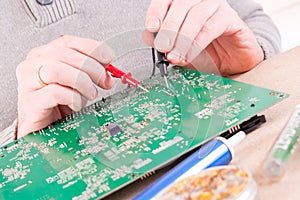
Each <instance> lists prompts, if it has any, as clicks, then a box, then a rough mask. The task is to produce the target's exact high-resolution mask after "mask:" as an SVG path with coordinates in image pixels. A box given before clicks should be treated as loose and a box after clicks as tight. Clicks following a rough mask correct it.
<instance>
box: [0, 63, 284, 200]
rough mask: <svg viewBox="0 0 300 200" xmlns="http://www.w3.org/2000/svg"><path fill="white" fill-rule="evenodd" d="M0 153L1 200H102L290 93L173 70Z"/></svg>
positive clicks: (187, 70) (36, 133) (128, 89)
mask: <svg viewBox="0 0 300 200" xmlns="http://www.w3.org/2000/svg"><path fill="white" fill-rule="evenodd" d="M169 81H170V85H171V87H170V88H166V87H165V86H164V84H163V80H162V78H161V77H160V76H159V75H158V76H155V77H152V78H151V79H147V80H145V81H143V82H142V85H143V86H144V87H145V88H147V89H148V90H149V91H150V92H149V93H147V92H144V91H143V90H140V89H135V88H127V89H125V90H124V91H122V92H119V93H116V94H114V95H112V96H110V97H108V98H106V99H103V100H102V101H99V102H96V103H94V104H92V105H90V106H88V107H86V108H85V109H84V110H82V111H81V112H78V113H73V114H72V115H70V116H67V117H66V118H64V119H63V120H61V121H59V122H56V123H54V124H52V125H51V126H49V127H47V128H45V129H43V130H40V131H38V132H35V133H33V134H30V135H27V136H25V137H23V138H21V139H19V140H17V141H15V142H13V143H10V144H9V145H6V146H4V147H2V148H0V198H1V199H22V200H23V199H24V198H26V197H30V199H37V200H46V199H49V200H50V199H51V200H55V199H74V200H79V199H99V198H102V197H105V196H107V195H109V194H110V193H112V192H115V191H117V190H118V189H119V188H121V187H124V186H126V185H127V184H129V183H131V182H133V181H135V180H137V179H139V178H143V177H145V176H146V175H147V174H148V173H151V172H152V171H153V170H155V169H157V168H159V167H161V166H163V165H165V164H166V163H168V162H170V161H171V160H174V159H175V158H177V157H179V156H181V155H183V154H184V153H186V152H188V151H190V150H192V149H194V148H196V147H198V146H199V145H200V144H202V143H203V142H205V141H207V140H209V139H211V138H212V137H214V136H216V135H219V134H221V133H222V132H224V131H226V130H228V129H232V128H234V127H235V126H236V125H238V124H239V123H241V122H243V121H244V120H246V119H248V118H250V117H251V116H253V115H255V114H256V113H258V112H260V111H262V110H264V109H265V108H267V107H269V106H271V105H272V104H274V103H276V102H278V101H280V100H282V99H284V98H286V97H287V94H284V93H281V92H277V91H273V90H269V89H265V88H260V87H256V86H253V85H248V84H245V83H241V82H237V81H233V80H230V79H227V78H223V77H220V76H215V75H211V74H205V73H201V72H198V71H194V70H191V69H185V68H181V67H177V66H175V67H173V68H172V69H171V70H170V72H169Z"/></svg>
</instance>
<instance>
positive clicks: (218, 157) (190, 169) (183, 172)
mask: <svg viewBox="0 0 300 200" xmlns="http://www.w3.org/2000/svg"><path fill="white" fill-rule="evenodd" d="M245 137H246V133H245V132H244V131H240V132H238V133H236V134H235V135H233V136H232V137H230V138H229V139H225V138H222V137H217V138H216V139H213V140H211V141H209V142H208V143H207V144H205V145H204V146H202V147H201V148H200V149H199V150H197V151H196V152H194V153H193V154H192V155H190V156H189V157H188V158H186V159H185V160H184V161H182V162H181V163H180V164H178V165H177V166H176V167H174V168H173V169H172V170H170V171H169V172H168V173H166V174H165V175H164V176H162V177H161V178H160V179H158V180H157V181H156V182H154V183H153V184H151V185H150V186H149V187H148V188H146V189H145V190H144V191H142V192H141V193H140V194H138V195H137V196H136V197H134V200H145V199H155V198H154V197H155V196H156V195H157V194H158V193H159V192H160V191H162V190H163V189H164V188H166V187H167V186H169V185H171V184H172V183H175V182H177V181H180V180H182V179H184V178H187V177H189V176H192V175H195V174H197V173H198V172H200V171H202V170H203V169H206V168H208V167H212V166H219V165H226V164H228V163H229V162H230V161H231V159H232V157H233V147H234V146H235V145H236V144H238V143H239V142H240V141H241V140H243V139H244V138H245Z"/></svg>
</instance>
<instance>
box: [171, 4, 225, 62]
mask: <svg viewBox="0 0 300 200" xmlns="http://www.w3.org/2000/svg"><path fill="white" fill-rule="evenodd" d="M218 7H219V3H218V1H201V2H200V3H198V4H196V5H194V6H193V7H192V8H191V9H190V10H189V12H188V14H187V16H186V18H185V21H184V23H183V24H182V26H181V27H180V30H179V34H178V36H177V39H176V41H175V44H174V49H173V50H172V52H171V53H170V56H169V57H168V59H172V60H173V62H176V61H180V60H182V61H184V60H187V61H186V62H190V61H191V60H188V59H187V57H186V55H187V52H188V51H189V49H190V48H191V47H192V45H193V41H194V40H195V38H196V36H197V35H198V34H199V31H200V30H201V29H202V28H203V26H204V24H205V22H206V21H207V20H208V19H209V18H210V17H211V16H212V15H214V13H215V12H216V10H217V9H218ZM212 31H213V30H212ZM176 56H177V57H176Z"/></svg>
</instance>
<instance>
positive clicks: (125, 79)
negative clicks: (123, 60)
mask: <svg viewBox="0 0 300 200" xmlns="http://www.w3.org/2000/svg"><path fill="white" fill-rule="evenodd" d="M105 69H106V70H107V71H109V72H110V73H111V74H112V76H114V77H116V78H119V79H121V81H122V83H123V84H126V83H127V84H129V85H132V86H133V87H138V85H139V82H138V81H137V80H135V79H134V78H132V75H131V73H130V72H129V73H125V72H123V71H122V70H120V69H118V68H116V67H115V66H113V65H112V64H107V65H106V67H105Z"/></svg>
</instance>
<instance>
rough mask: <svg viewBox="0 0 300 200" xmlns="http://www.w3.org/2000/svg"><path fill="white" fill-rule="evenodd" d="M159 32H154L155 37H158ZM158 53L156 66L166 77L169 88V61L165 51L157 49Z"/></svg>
mask: <svg viewBox="0 0 300 200" xmlns="http://www.w3.org/2000/svg"><path fill="white" fill-rule="evenodd" d="M156 35H157V33H154V37H156ZM156 55H157V62H156V67H158V68H159V71H160V75H161V76H162V77H163V78H164V80H165V83H166V86H167V88H169V87H170V86H169V82H168V78H167V77H168V69H167V68H168V66H169V61H168V60H167V58H166V55H165V53H162V52H159V51H157V50H156Z"/></svg>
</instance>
